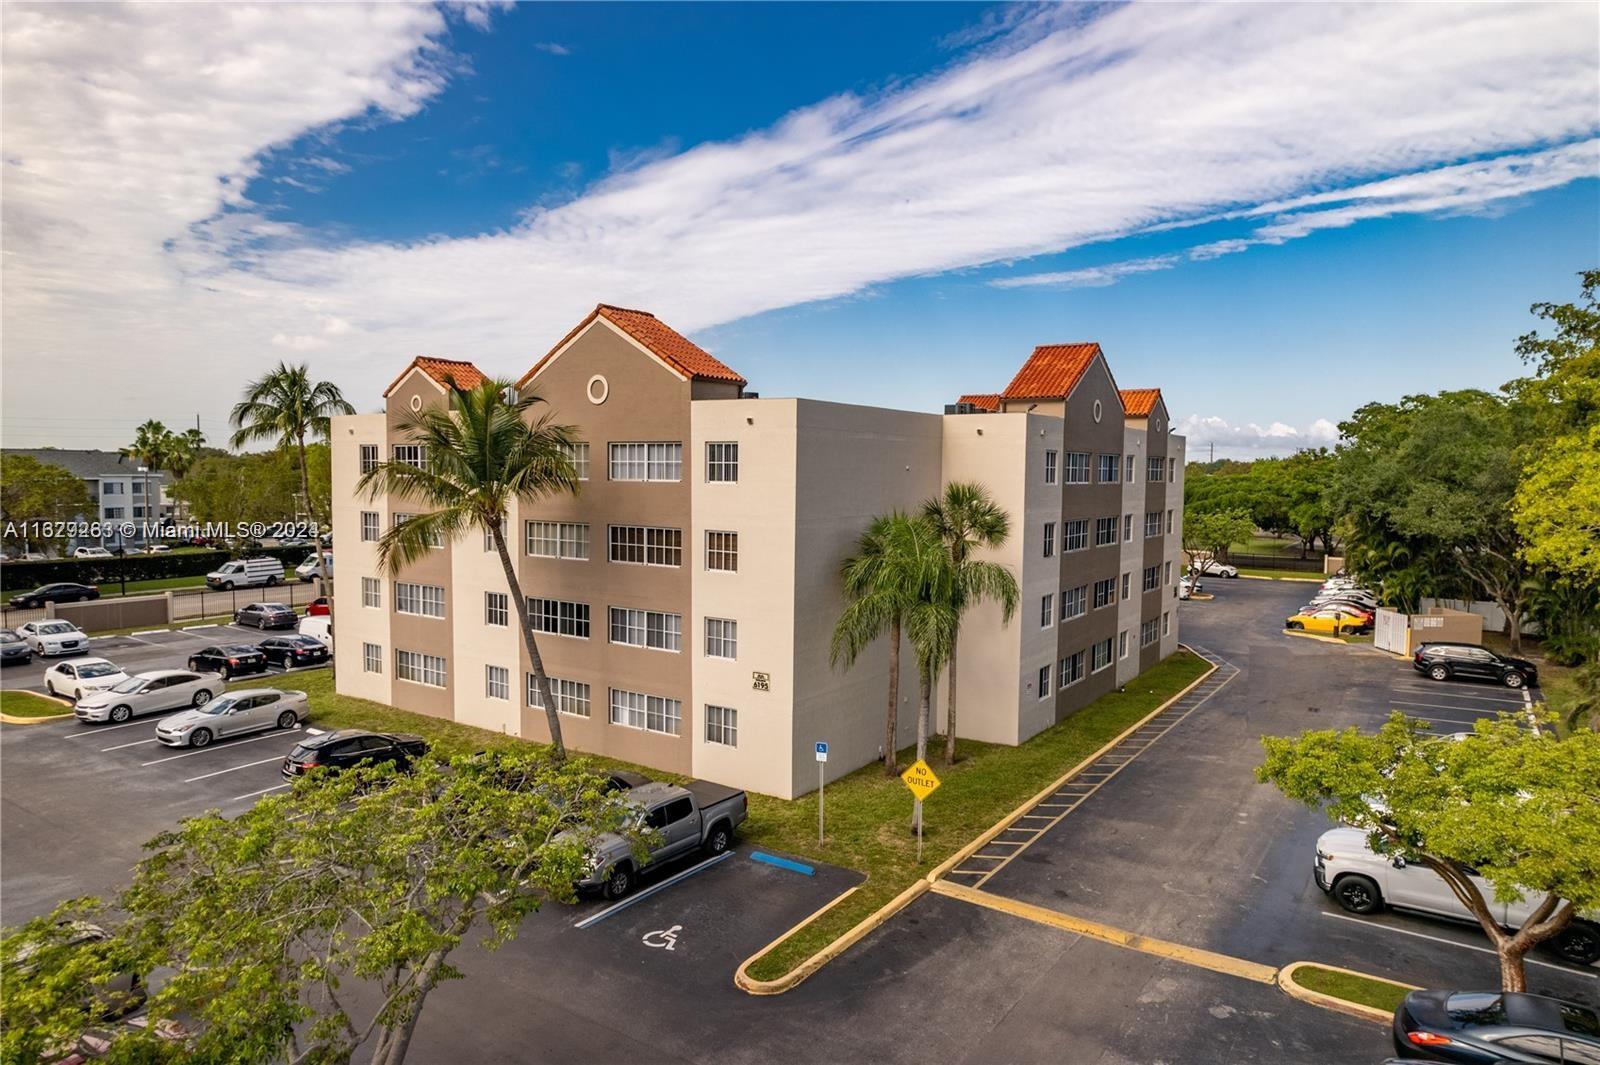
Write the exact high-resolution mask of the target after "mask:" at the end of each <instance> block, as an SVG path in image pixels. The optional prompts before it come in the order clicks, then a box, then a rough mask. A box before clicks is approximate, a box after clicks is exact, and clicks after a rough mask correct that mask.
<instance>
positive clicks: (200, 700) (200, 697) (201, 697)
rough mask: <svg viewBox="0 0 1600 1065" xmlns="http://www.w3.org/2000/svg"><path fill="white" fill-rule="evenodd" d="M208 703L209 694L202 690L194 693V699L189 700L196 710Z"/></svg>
mask: <svg viewBox="0 0 1600 1065" xmlns="http://www.w3.org/2000/svg"><path fill="white" fill-rule="evenodd" d="M210 701H211V693H210V692H209V691H207V690H206V689H204V688H201V689H200V690H199V691H197V692H195V693H194V698H193V699H192V700H190V702H191V703H192V704H193V705H194V708H195V709H196V710H198V709H200V707H202V706H204V705H206V704H207V703H209V702H210Z"/></svg>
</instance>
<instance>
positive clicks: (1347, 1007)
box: [1278, 961, 1421, 1024]
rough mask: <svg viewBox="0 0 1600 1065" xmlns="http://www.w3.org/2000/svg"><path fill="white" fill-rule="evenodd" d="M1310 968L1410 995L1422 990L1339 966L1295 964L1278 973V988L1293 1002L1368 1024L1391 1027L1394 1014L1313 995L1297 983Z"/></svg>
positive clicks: (1321, 995)
mask: <svg viewBox="0 0 1600 1065" xmlns="http://www.w3.org/2000/svg"><path fill="white" fill-rule="evenodd" d="M1308 965H1309V966H1311V967H1313V968H1317V969H1327V970H1328V971H1329V972H1335V973H1344V974H1345V975H1347V976H1359V977H1361V978H1362V979H1365V980H1376V981H1378V982H1379V983H1383V984H1393V985H1394V986H1396V987H1403V988H1405V989H1406V990H1407V991H1419V990H1421V988H1419V987H1417V986H1416V985H1415V984H1402V983H1401V982H1400V981H1398V980H1385V979H1384V978H1383V977H1381V976H1373V975H1372V974H1371V973H1363V972H1357V971H1356V970H1354V969H1341V968H1340V967H1339V966H1337V965H1323V964H1322V963H1321V962H1315V961H1297V962H1291V963H1290V964H1288V965H1285V966H1284V967H1283V968H1282V969H1279V970H1278V987H1279V988H1280V989H1281V990H1282V991H1283V993H1284V994H1286V995H1288V996H1289V997H1290V998H1297V999H1299V1000H1300V1001H1301V1002H1309V1003H1311V1004H1312V1005H1313V1006H1321V1007H1322V1008H1323V1009H1325V1010H1337V1011H1338V1012H1340V1013H1345V1014H1349V1015H1350V1016H1352V1017H1359V1018H1361V1019H1362V1020H1364V1021H1375V1022H1377V1023H1378V1024H1389V1023H1391V1022H1393V1020H1394V1014H1392V1013H1388V1012H1385V1011H1384V1010H1380V1009H1378V1008H1377V1007H1375V1006H1363V1005H1362V1004H1361V1003H1359V1002H1346V1001H1345V1000H1344V999H1342V998H1335V997H1334V996H1332V995H1325V994H1323V993H1322V992H1321V991H1313V990H1311V989H1310V988H1309V987H1302V986H1301V985H1299V984H1297V983H1295V979H1294V974H1295V973H1296V972H1297V971H1299V970H1301V969H1303V968H1305V967H1306V966H1308Z"/></svg>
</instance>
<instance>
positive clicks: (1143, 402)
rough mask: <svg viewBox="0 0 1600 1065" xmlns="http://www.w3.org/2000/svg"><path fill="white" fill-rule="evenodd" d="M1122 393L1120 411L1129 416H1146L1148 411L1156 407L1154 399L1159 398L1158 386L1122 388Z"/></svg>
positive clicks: (1159, 390) (1148, 414) (1148, 413)
mask: <svg viewBox="0 0 1600 1065" xmlns="http://www.w3.org/2000/svg"><path fill="white" fill-rule="evenodd" d="M1120 391H1121V393H1122V412H1123V413H1124V414H1126V415H1128V416H1129V417H1130V418H1148V417H1149V416H1150V412H1151V411H1153V410H1155V409H1156V401H1157V400H1159V399H1160V398H1161V389H1159V388H1124V389H1121V390H1120Z"/></svg>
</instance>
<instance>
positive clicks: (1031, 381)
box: [1000, 341, 1100, 400]
mask: <svg viewBox="0 0 1600 1065" xmlns="http://www.w3.org/2000/svg"><path fill="white" fill-rule="evenodd" d="M1099 355H1100V345H1099V344H1097V343H1095V342H1093V341H1086V342H1082V343H1077V344H1040V345H1039V346H1038V347H1036V348H1034V349H1033V354H1032V355H1030V356H1028V361H1027V362H1025V363H1023V364H1022V369H1020V370H1018V371H1017V376H1015V377H1013V378H1012V379H1011V383H1010V384H1009V385H1007V386H1006V390H1005V391H1004V392H1002V393H1000V398H1001V399H1018V400H1025V399H1064V398H1066V397H1067V396H1070V395H1071V394H1072V390H1073V389H1074V388H1077V387H1078V382H1079V381H1081V380H1082V379H1083V375H1084V372H1085V371H1087V370H1088V369H1089V366H1090V365H1091V364H1092V363H1093V362H1094V360H1095V359H1096V358H1097V357H1098V356H1099Z"/></svg>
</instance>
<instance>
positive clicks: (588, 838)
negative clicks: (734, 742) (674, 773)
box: [5, 750, 642, 1065]
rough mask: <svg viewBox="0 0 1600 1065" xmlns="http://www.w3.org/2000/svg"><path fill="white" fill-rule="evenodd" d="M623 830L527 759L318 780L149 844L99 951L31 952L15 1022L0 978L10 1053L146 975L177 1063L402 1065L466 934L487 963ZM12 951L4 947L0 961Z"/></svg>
mask: <svg viewBox="0 0 1600 1065" xmlns="http://www.w3.org/2000/svg"><path fill="white" fill-rule="evenodd" d="M636 818H637V809H636V808H632V807H630V806H628V804H627V803H626V802H625V801H624V800H621V799H619V798H617V797H615V796H614V795H611V794H608V793H607V792H606V791H605V790H604V789H603V786H602V778H600V777H599V776H597V775H596V774H594V773H593V772H591V771H590V770H588V769H586V768H585V767H584V766H583V765H582V764H581V763H578V762H571V763H565V764H557V763H554V762H552V761H551V760H549V759H548V758H546V757H544V756H542V755H541V754H539V753H538V752H536V751H534V750H529V751H527V752H518V753H515V754H509V755H503V756H496V757H489V756H477V757H466V758H457V759H455V760H454V761H452V762H451V763H450V764H448V765H446V764H444V763H442V762H439V761H436V760H432V759H424V760H422V761H421V762H419V763H418V764H417V765H416V767H415V769H414V770H413V771H412V772H410V773H406V774H397V773H395V772H394V770H393V768H392V767H389V766H382V767H367V768H361V769H357V770H351V771H347V772H343V773H339V774H333V775H327V774H317V775H316V776H314V777H312V778H311V779H309V780H306V781H302V782H299V783H297V784H296V786H295V787H294V789H293V790H291V791H290V792H288V793H286V794H283V795H278V796H273V797H270V798H267V799H264V800H263V801H262V802H260V803H259V804H257V805H256V806H254V807H252V808H251V809H249V810H247V811H245V812H244V813H242V814H240V815H238V816H237V817H233V818H225V817H223V816H221V815H220V814H219V813H217V812H215V811H213V812H211V813H208V814H205V815H202V816H200V817H195V818H190V819H188V820H186V821H184V822H182V823H181V824H180V825H179V827H178V828H177V829H175V830H173V831H171V832H167V833H164V834H162V835H161V836H159V837H157V838H156V839H155V840H153V841H152V842H151V844H150V845H149V846H150V848H151V849H152V851H153V853H152V855H151V856H150V857H148V858H146V859H145V860H144V861H143V862H141V863H140V865H139V868H138V870H137V872H136V874H135V876H134V881H133V884H132V886H131V887H130V888H129V889H128V890H127V891H125V892H124V893H123V895H122V897H121V898H120V900H119V902H118V906H119V908H120V909H121V910H122V911H124V912H125V913H126V915H127V916H126V917H125V918H124V919H122V920H121V922H120V923H119V924H117V925H114V926H112V927H111V928H110V931H111V932H112V942H111V943H109V944H107V945H105V946H103V947H100V948H97V949H96V950H95V951H93V952H91V953H74V952H71V951H66V950H59V951H54V952H52V953H51V954H49V955H48V956H46V955H40V954H37V953H35V955H34V956H35V957H38V959H39V964H38V965H36V966H35V968H34V970H33V971H32V972H30V973H29V974H28V975H27V976H26V978H25V979H24V980H22V981H20V983H21V985H22V993H23V994H24V995H25V997H24V999H23V1001H24V1002H25V1003H26V1005H27V1009H26V1011H25V1012H24V1014H23V1015H22V1017H23V1020H22V1023H20V1024H19V1023H18V1020H17V1015H16V1014H15V1013H14V1012H13V1008H12V1007H13V1004H14V1000H13V998H12V995H13V993H14V991H13V988H12V987H11V986H10V984H11V981H10V980H9V979H8V981H7V983H8V988H7V992H8V994H7V999H8V1001H7V1022H8V1023H7V1031H6V1035H5V1038H6V1039H7V1040H8V1043H7V1046H8V1048H9V1047H10V1046H12V1045H16V1046H33V1047H37V1046H42V1045H58V1044H59V1042H60V1040H59V1036H60V1034H61V1033H63V1032H66V1033H70V1032H71V1031H73V1030H74V1028H73V1026H74V1025H75V1024H81V1022H82V1020H83V1012H84V1007H83V1005H82V1003H81V996H82V991H81V988H82V987H84V986H95V985H97V984H99V983H101V982H102V981H103V980H104V978H105V977H106V976H107V975H109V974H110V973H111V972H115V971H117V969H118V968H119V967H123V966H133V967H134V970H133V971H148V968H149V967H152V966H155V965H160V966H163V967H166V968H170V969H171V970H172V974H171V976H170V978H169V979H168V980H167V982H166V983H165V984H163V985H162V986H161V987H160V989H159V990H156V991H154V992H153V993H152V994H151V996H150V1000H149V1009H150V1014H151V1016H152V1017H155V1018H158V1019H175V1018H180V1017H181V1018H182V1022H183V1024H184V1025H185V1027H186V1028H188V1029H189V1030H190V1032H191V1035H190V1036H189V1038H188V1039H187V1040H186V1042H185V1045H184V1046H183V1048H182V1057H183V1060H189V1061H217V1062H222V1061H226V1062H230V1063H237V1065H255V1063H268V1062H329V1063H331V1062H343V1061H349V1060H350V1059H351V1057H352V1055H354V1054H355V1053H356V1051H357V1050H365V1052H366V1053H367V1055H368V1057H367V1060H368V1061H370V1062H372V1063H373V1065H400V1063H401V1062H403V1061H404V1060H405V1058H406V1055H407V1052H408V1050H409V1048H410V1044H411V1039H412V1035H413V1033H414V1032H415V1030H416V1026H417V1022H418V1020H419V1019H420V1017H421V1016H422V1012H423V1010H424V1008H425V1006H426V1005H427V1002H428V999H429V996H430V994H431V993H432V991H433V990H434V989H435V988H436V987H437V986H438V985H439V984H440V983H441V982H443V981H446V980H457V979H462V978H463V974H462V972H461V971H460V970H459V969H457V968H456V967H455V966H454V965H453V964H452V963H451V956H452V954H453V953H454V951H455V950H456V948H457V947H459V946H460V945H461V944H462V943H463V942H466V941H467V940H468V938H469V937H473V936H475V934H476V935H477V939H478V942H479V943H481V945H482V946H483V947H485V948H486V949H489V950H494V949H495V948H497V947H499V946H501V945H503V944H505V943H506V942H508V941H510V940H511V939H513V938H515V937H516V936H517V934H518V932H519V930H520V928H521V926H522V924H523V919H524V918H525V917H527V916H528V915H529V914H530V913H532V912H533V911H535V910H537V909H538V908H539V907H540V906H541V905H542V904H543V903H545V902H547V901H556V902H570V901H572V899H573V897H574V888H573V885H574V883H575V882H576V881H577V880H578V879H580V878H581V877H583V876H584V875H585V872H586V868H587V861H588V853H589V850H590V848H591V846H592V845H593V844H594V843H595V841H596V840H597V838H598V837H599V835H600V834H601V833H604V832H617V833H619V834H622V835H623V836H624V838H626V839H629V840H630V842H631V843H632V844H633V845H634V846H635V847H636V848H639V847H640V846H641V844H642V839H641V838H640V836H639V833H638V831H637V830H636V829H635V828H634V827H632V826H633V825H634V824H636ZM41 928H42V923H39V922H36V923H35V925H34V926H33V927H32V928H31V929H25V930H24V931H25V932H29V931H31V932H32V933H33V934H34V935H35V936H37V935H38V933H39V932H40V931H41ZM23 942H25V939H23V938H22V937H18V936H15V935H13V936H8V937H7V939H6V956H7V957H8V958H11V957H13V956H15V954H16V953H18V952H19V951H21V950H24V949H25V948H23V947H22V946H21V944H22V943H23ZM123 971H127V970H126V969H124V970H123ZM68 979H72V980H76V981H78V985H77V986H78V988H79V990H78V991H77V992H76V993H74V992H73V991H72V989H71V985H70V984H68V983H67V980H68ZM352 985H364V986H365V988H366V990H367V992H368V993H364V994H358V993H353V992H354V989H353V987H352ZM358 1002H359V1003H360V1005H359V1006H358V1005H357V1003H358ZM117 1038H118V1039H119V1040H128V1041H129V1045H128V1046H127V1047H125V1048H119V1049H122V1050H123V1053H121V1054H118V1055H116V1057H119V1058H120V1059H121V1060H147V1059H146V1058H145V1057H143V1056H142V1055H141V1054H138V1053H134V1051H135V1050H139V1051H146V1050H148V1048H149V1047H150V1046H151V1045H153V1044H154V1043H155V1041H154V1040H151V1039H149V1038H148V1037H145V1036H142V1035H140V1034H138V1033H137V1032H136V1031H133V1030H130V1031H128V1032H121V1033H119V1034H118V1036H117ZM7 1060H33V1059H31V1058H27V1059H24V1058H13V1057H11V1056H10V1055H8V1056H7Z"/></svg>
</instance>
